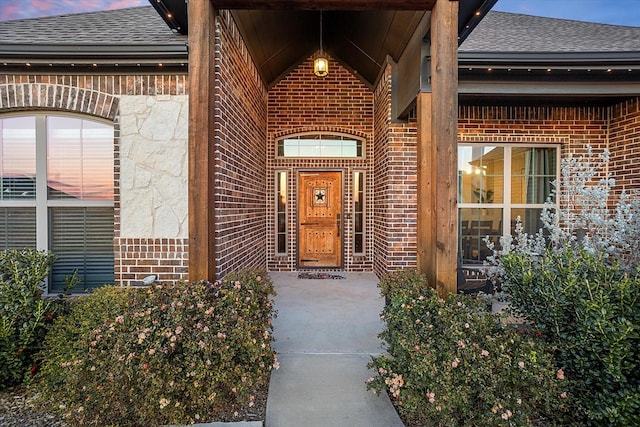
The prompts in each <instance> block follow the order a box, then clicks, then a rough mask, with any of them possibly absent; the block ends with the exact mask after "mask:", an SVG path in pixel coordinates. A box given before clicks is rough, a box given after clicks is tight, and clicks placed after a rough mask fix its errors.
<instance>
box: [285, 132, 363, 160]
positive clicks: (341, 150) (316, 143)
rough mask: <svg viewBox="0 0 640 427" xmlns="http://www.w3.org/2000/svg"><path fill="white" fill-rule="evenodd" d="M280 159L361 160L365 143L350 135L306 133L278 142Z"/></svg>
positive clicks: (287, 137)
mask: <svg viewBox="0 0 640 427" xmlns="http://www.w3.org/2000/svg"><path fill="white" fill-rule="evenodd" d="M277 147H278V157H303V158H360V157H363V156H364V148H363V147H364V141H363V140H362V139H360V138H355V137H353V136H349V135H342V134H332V133H324V132H322V133H320V132H315V133H304V134H298V135H291V136H286V137H284V138H280V139H278V140H277Z"/></svg>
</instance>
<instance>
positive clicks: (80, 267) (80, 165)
mask: <svg viewBox="0 0 640 427" xmlns="http://www.w3.org/2000/svg"><path fill="white" fill-rule="evenodd" d="M113 140H114V133H113V125H111V124H108V123H104V122H99V121H94V120H87V119H85V118H83V117H79V116H71V115H49V114H36V115H11V116H10V115H4V116H0V250H3V249H9V248H18V249H21V248H37V249H40V250H49V251H51V252H53V253H54V254H55V256H56V261H55V263H54V265H53V268H52V271H51V274H50V277H49V291H50V292H59V291H61V290H63V289H64V286H65V279H66V278H67V277H70V276H71V275H72V274H74V272H77V279H78V280H79V285H78V288H75V289H74V291H75V292H78V291H82V290H86V289H90V288H95V287H97V286H100V285H102V284H105V283H113V279H114V267H113V262H114V255H113V236H114V223H113V205H114V204H113V199H114V198H113V194H114V154H113V153H114V147H113Z"/></svg>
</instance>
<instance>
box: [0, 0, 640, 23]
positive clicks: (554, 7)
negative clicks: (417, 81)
mask: <svg viewBox="0 0 640 427" xmlns="http://www.w3.org/2000/svg"><path fill="white" fill-rule="evenodd" d="M348 1H349V0H345V2H348ZM461 1H464V0H461ZM148 5H149V1H148V0H0V21H7V20H13V19H25V18H37V17H42V16H53V15H66V14H70V13H84V12H95V11H99V10H112V9H121V8H125V7H137V6H148ZM493 10H498V11H503V12H514V13H522V14H525V15H536V16H546V17H550V18H562V19H573V20H576V21H588V22H600V23H604V24H614V25H629V26H634V27H637V26H640V0H498V3H497V4H496V5H495V6H494V7H493Z"/></svg>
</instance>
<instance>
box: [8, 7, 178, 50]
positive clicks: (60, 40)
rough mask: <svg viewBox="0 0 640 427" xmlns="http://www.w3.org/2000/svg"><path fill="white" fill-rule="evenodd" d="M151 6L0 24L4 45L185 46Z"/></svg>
mask: <svg viewBox="0 0 640 427" xmlns="http://www.w3.org/2000/svg"><path fill="white" fill-rule="evenodd" d="M186 41H187V36H183V35H180V34H174V33H173V32H172V31H171V30H170V29H169V27H167V25H166V24H165V22H164V21H163V20H162V18H161V17H160V15H158V13H157V12H156V11H155V9H154V8H153V7H151V6H143V7H134V8H128V9H117V10H109V11H101V12H92V13H79V14H72V15H61V16H51V17H45V18H35V19H21V20H15V21H5V22H0V44H3V43H5V44H9V43H12V44H32V45H37V44H57V45H77V44H80V45H92V44H95V45H114V46H119V45H120V46H121V45H136V44H143V45H156V44H157V45H166V44H182V45H184V44H185V43H186Z"/></svg>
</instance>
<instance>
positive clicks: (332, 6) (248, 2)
mask: <svg viewBox="0 0 640 427" xmlns="http://www.w3.org/2000/svg"><path fill="white" fill-rule="evenodd" d="M198 1H204V0H191V1H190V3H193V2H198ZM210 1H211V3H212V4H213V7H215V8H216V9H257V10H259V9H280V10H284V9H289V10H295V9H297V10H431V9H432V8H433V5H434V4H435V2H436V0H210ZM189 27H191V20H189Z"/></svg>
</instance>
